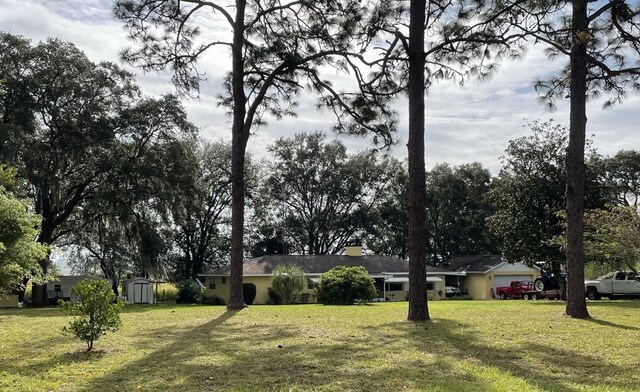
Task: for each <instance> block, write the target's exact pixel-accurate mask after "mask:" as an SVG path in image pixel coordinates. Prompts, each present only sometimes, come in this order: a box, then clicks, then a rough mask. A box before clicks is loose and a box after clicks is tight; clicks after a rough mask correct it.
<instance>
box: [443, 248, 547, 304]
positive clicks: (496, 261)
mask: <svg viewBox="0 0 640 392" xmlns="http://www.w3.org/2000/svg"><path fill="white" fill-rule="evenodd" d="M445 266H446V267H447V268H448V269H450V270H451V271H456V272H464V273H465V275H464V276H447V280H446V285H447V286H457V287H460V289H462V291H463V292H464V291H466V292H467V293H468V294H469V295H470V296H471V297H472V298H473V299H492V298H495V288H496V287H500V286H509V285H510V284H511V282H512V281H514V280H519V281H530V282H533V280H534V279H535V278H536V276H538V275H539V273H540V272H539V270H538V269H537V268H536V267H529V266H527V265H525V264H523V263H508V262H506V261H505V260H504V259H503V258H502V256H498V255H485V256H461V257H454V258H452V259H451V260H449V261H448V262H447V263H446V265H445Z"/></svg>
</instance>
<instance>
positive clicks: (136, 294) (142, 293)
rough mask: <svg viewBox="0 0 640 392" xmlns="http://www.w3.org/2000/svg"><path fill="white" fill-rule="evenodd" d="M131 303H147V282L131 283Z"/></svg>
mask: <svg viewBox="0 0 640 392" xmlns="http://www.w3.org/2000/svg"><path fill="white" fill-rule="evenodd" d="M133 303H134V304H147V303H149V285H148V284H147V283H134V284H133Z"/></svg>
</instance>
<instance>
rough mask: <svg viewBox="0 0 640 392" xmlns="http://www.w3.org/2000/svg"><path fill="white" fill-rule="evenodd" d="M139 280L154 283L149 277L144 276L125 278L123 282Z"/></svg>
mask: <svg viewBox="0 0 640 392" xmlns="http://www.w3.org/2000/svg"><path fill="white" fill-rule="evenodd" d="M138 281H144V282H145V283H154V282H153V281H152V280H149V279H147V278H143V277H134V278H129V279H126V280H123V281H122V283H123V284H129V283H131V282H138Z"/></svg>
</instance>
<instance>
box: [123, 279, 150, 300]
mask: <svg viewBox="0 0 640 392" xmlns="http://www.w3.org/2000/svg"><path fill="white" fill-rule="evenodd" d="M123 287H124V292H123V295H125V296H126V297H127V304H130V305H132V304H152V303H153V282H152V281H150V280H149V279H145V278H131V279H127V280H125V281H124V282H123Z"/></svg>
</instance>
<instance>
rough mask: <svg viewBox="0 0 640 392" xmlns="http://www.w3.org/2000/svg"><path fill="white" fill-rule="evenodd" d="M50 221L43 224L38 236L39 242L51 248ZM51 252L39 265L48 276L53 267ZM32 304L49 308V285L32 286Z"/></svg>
mask: <svg viewBox="0 0 640 392" xmlns="http://www.w3.org/2000/svg"><path fill="white" fill-rule="evenodd" d="M47 222H48V221H46V220H45V221H43V222H42V229H41V230H40V235H39V236H38V239H37V240H38V242H39V243H41V244H43V245H46V246H49V245H50V244H51V238H52V237H53V232H52V231H53V229H52V228H51V227H50V225H49V224H47ZM50 254H51V252H50V251H49V252H47V256H46V257H45V258H44V259H42V260H40V261H39V262H38V264H40V268H42V273H43V274H45V275H46V273H47V272H48V271H49V266H50V265H51V260H50V258H49V257H50ZM31 304H32V305H33V306H48V305H49V296H48V295H47V284H46V283H45V284H42V285H39V284H32V285H31Z"/></svg>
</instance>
